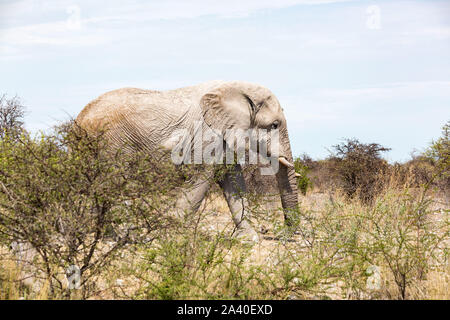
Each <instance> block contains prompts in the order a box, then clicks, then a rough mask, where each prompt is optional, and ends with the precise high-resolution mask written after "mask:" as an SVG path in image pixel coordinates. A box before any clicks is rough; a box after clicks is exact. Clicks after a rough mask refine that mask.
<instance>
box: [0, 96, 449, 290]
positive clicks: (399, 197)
mask: <svg viewBox="0 0 450 320" xmlns="http://www.w3.org/2000/svg"><path fill="white" fill-rule="evenodd" d="M23 115H24V108H23V106H22V105H21V102H20V100H19V99H18V98H12V99H8V98H7V97H6V96H2V97H1V98H0V130H1V131H0V298H1V299H244V298H248V299H449V298H450V297H449V293H448V287H449V276H450V267H449V261H448V241H449V224H448V214H449V207H450V206H449V201H450V199H449V194H450V192H449V188H450V140H449V131H450V122H448V123H447V124H445V125H444V127H443V130H442V135H441V137H440V138H439V139H438V140H436V141H433V142H432V143H431V144H430V146H429V147H428V149H427V150H425V151H424V152H422V153H420V154H416V155H415V156H413V157H412V159H411V160H410V161H408V162H406V163H388V162H387V161H386V160H384V159H383V153H384V152H385V151H388V150H389V149H388V148H387V147H385V146H381V145H379V144H377V143H370V144H365V143H361V142H360V141H358V140H357V139H349V140H345V141H343V142H342V143H340V144H337V145H335V146H333V147H332V149H331V152H330V156H329V157H328V158H326V159H323V160H313V159H311V158H310V157H309V156H308V155H302V156H300V157H298V158H297V159H296V161H295V168H296V171H297V172H298V173H300V177H299V178H298V186H299V190H300V191H301V192H300V194H299V200H300V206H299V208H298V210H297V212H295V213H294V216H295V217H294V218H295V219H294V222H295V223H294V224H293V225H292V226H289V227H286V226H285V225H284V224H283V219H282V216H283V214H282V212H281V211H280V209H278V207H280V205H279V204H278V205H277V203H275V205H274V204H273V203H272V204H270V205H269V204H267V203H266V202H267V201H268V199H269V198H270V199H272V197H266V196H261V195H259V192H255V191H254V188H250V189H249V192H248V195H247V196H248V200H249V204H250V206H251V212H252V216H251V217H249V219H250V220H251V222H252V223H253V224H254V225H255V228H256V229H257V230H259V231H260V235H261V241H260V242H259V243H258V244H249V243H242V242H239V241H237V240H235V239H234V238H233V237H232V235H233V232H234V227H233V226H234V224H233V223H232V221H231V218H230V216H229V213H228V208H227V206H226V202H225V201H224V200H223V199H222V196H221V194H220V192H219V191H218V189H217V190H213V191H211V192H210V195H209V196H208V198H207V200H206V201H205V202H204V203H203V204H202V206H201V209H200V210H199V212H197V213H196V214H195V215H194V216H190V215H187V216H186V217H185V218H184V221H180V220H179V219H175V218H174V215H172V214H171V213H173V212H174V210H175V202H176V199H177V198H178V197H179V190H180V188H182V187H183V186H184V184H186V183H187V181H188V180H189V179H188V178H189V177H190V176H192V175H195V174H201V172H200V173H199V172H197V170H196V168H175V167H174V166H173V165H172V164H171V163H170V162H166V161H161V159H159V158H158V157H156V156H149V155H148V154H144V153H142V154H132V155H130V154H123V153H121V152H120V150H116V151H112V150H110V149H108V148H106V147H105V144H106V140H105V139H104V136H103V135H102V134H98V135H96V136H92V135H88V134H87V133H86V132H84V131H83V130H82V129H81V128H79V127H78V126H77V125H76V123H74V122H69V123H66V124H62V125H60V126H57V127H55V128H54V129H52V130H51V131H49V132H47V133H40V134H38V135H32V134H30V133H29V132H27V131H26V130H25V129H24V128H23Z"/></svg>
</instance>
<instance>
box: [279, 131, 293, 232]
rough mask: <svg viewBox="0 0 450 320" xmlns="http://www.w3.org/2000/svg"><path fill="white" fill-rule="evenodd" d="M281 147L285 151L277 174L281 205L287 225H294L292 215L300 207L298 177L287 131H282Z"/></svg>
mask: <svg viewBox="0 0 450 320" xmlns="http://www.w3.org/2000/svg"><path fill="white" fill-rule="evenodd" d="M280 146H281V147H282V149H283V152H282V154H280V156H281V157H284V159H283V158H281V160H280V168H279V170H278V173H277V181H278V188H279V189H280V197H281V205H282V206H283V210H284V218H285V223H286V225H292V218H291V215H290V213H291V212H292V211H293V210H296V209H297V207H298V190H297V177H296V174H295V169H294V167H293V166H292V165H291V164H293V163H294V161H293V158H292V151H291V146H290V143H289V136H288V133H287V129H285V130H281V131H280Z"/></svg>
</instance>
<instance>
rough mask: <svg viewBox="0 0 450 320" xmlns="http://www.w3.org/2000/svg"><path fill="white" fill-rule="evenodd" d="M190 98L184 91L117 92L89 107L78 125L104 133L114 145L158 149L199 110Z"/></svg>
mask: <svg viewBox="0 0 450 320" xmlns="http://www.w3.org/2000/svg"><path fill="white" fill-rule="evenodd" d="M188 97H189V96H188V95H185V94H184V93H183V92H182V91H165V92H162V91H153V90H143V89H137V88H122V89H117V90H113V91H110V92H107V93H105V94H103V95H101V96H99V97H98V98H97V99H95V100H93V101H92V102H90V103H89V104H88V105H86V107H85V108H84V109H83V110H82V111H81V112H80V114H79V115H78V117H77V119H76V122H77V124H78V125H79V126H81V127H82V128H84V129H85V130H87V131H88V132H99V131H102V130H105V131H106V132H107V137H109V139H110V140H111V141H112V142H113V145H114V146H122V145H124V144H128V145H132V146H133V147H137V148H139V149H142V148H145V149H155V148H157V147H158V146H161V145H164V140H166V139H167V138H169V137H170V134H171V132H172V131H173V130H174V129H177V128H179V127H180V125H181V126H182V124H181V123H182V122H186V123H188V122H189V120H192V119H190V118H191V117H193V115H194V114H195V110H193V109H195V108H196V107H195V103H194V102H193V101H192V100H190V99H189V98H188Z"/></svg>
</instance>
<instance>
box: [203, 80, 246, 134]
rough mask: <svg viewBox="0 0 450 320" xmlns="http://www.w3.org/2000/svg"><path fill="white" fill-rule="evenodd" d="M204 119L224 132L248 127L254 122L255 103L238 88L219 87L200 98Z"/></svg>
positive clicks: (212, 126)
mask: <svg viewBox="0 0 450 320" xmlns="http://www.w3.org/2000/svg"><path fill="white" fill-rule="evenodd" d="M200 106H201V108H202V112H203V119H204V121H205V122H206V123H207V124H208V126H210V127H211V128H212V129H215V130H219V131H221V132H222V133H224V131H225V130H226V129H232V128H234V129H238V128H239V129H248V128H249V127H251V125H252V122H253V114H254V104H253V102H252V100H251V99H250V98H249V97H248V96H247V95H246V94H244V93H242V91H240V90H238V89H236V88H218V89H215V90H214V91H211V92H209V93H207V94H205V95H204V96H203V97H202V98H201V100H200Z"/></svg>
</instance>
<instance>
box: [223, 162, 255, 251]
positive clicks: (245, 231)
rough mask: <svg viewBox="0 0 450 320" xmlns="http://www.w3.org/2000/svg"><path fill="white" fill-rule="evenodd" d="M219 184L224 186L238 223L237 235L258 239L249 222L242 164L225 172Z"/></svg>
mask: <svg viewBox="0 0 450 320" xmlns="http://www.w3.org/2000/svg"><path fill="white" fill-rule="evenodd" d="M219 185H220V187H221V188H222V191H223V194H224V196H225V199H226V200H227V203H228V207H229V208H230V211H231V215H232V218H233V221H234V223H235V225H236V231H235V235H236V237H238V238H242V239H244V240H250V241H252V242H256V241H258V234H257V233H256V231H255V230H254V229H253V228H252V226H251V225H250V223H249V222H248V216H249V212H248V203H247V201H246V199H245V198H244V197H243V193H245V192H246V186H245V180H244V176H243V175H242V169H241V166H240V165H236V166H235V167H234V170H232V172H227V173H225V175H224V177H223V179H222V180H221V181H219Z"/></svg>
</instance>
